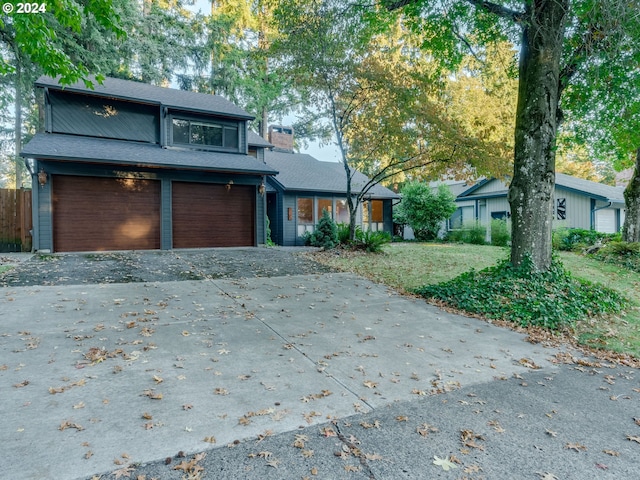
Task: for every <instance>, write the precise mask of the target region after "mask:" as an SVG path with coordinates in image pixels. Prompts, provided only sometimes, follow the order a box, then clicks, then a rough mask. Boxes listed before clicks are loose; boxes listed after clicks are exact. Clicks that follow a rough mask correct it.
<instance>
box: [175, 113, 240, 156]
mask: <svg viewBox="0 0 640 480" xmlns="http://www.w3.org/2000/svg"><path fill="white" fill-rule="evenodd" d="M171 133H172V143H173V144H174V145H194V146H204V147H218V148H222V149H225V150H235V151H238V150H239V144H238V140H239V135H238V124H235V123H225V122H203V121H200V120H191V119H186V118H175V117H174V118H173V119H172V130H171Z"/></svg>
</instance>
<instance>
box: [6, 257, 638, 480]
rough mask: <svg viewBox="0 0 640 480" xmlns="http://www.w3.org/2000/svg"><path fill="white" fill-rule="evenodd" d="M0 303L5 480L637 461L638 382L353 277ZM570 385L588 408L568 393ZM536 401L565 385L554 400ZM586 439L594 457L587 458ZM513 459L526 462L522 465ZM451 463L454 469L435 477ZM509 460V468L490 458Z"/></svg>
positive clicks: (422, 471) (517, 474)
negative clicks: (601, 422)
mask: <svg viewBox="0 0 640 480" xmlns="http://www.w3.org/2000/svg"><path fill="white" fill-rule="evenodd" d="M169 254H170V253H168V255H169ZM192 267H193V265H192ZM205 277H206V276H205ZM0 295H1V297H0V355H1V356H0V400H1V401H0V418H2V425H3V427H2V429H1V430H0V445H2V447H0V448H1V454H2V455H1V458H2V459H3V460H2V461H1V462H0V478H7V479H9V478H11V479H23V478H24V479H49V478H51V479H77V478H91V477H92V476H94V475H95V477H94V478H100V476H102V478H105V479H106V478H145V479H149V478H163V479H164V478H183V477H184V478H200V477H198V476H197V475H200V476H201V478H302V477H305V476H307V477H310V478H311V477H316V478H380V479H382V478H441V477H442V478H463V477H464V475H467V476H466V477H464V478H505V479H506V478H556V477H550V476H549V477H542V475H540V476H536V475H537V474H538V473H541V474H546V473H549V474H550V475H552V474H553V475H557V478H634V477H631V476H625V475H626V474H627V473H629V472H635V474H637V472H638V471H640V464H639V463H638V458H640V455H639V454H640V443H636V442H634V441H633V440H629V439H627V438H626V436H632V437H633V436H634V435H640V426H638V425H636V424H635V423H634V421H633V417H634V413H635V416H636V417H640V409H639V408H638V406H639V404H638V398H639V397H640V395H638V392H637V390H638V389H637V387H638V386H639V385H638V381H637V380H636V379H635V371H633V370H629V369H626V370H624V371H623V370H622V369H615V368H613V367H614V366H610V367H611V368H610V369H606V368H604V367H601V368H597V367H596V366H595V365H594V364H591V363H588V362H584V363H583V364H582V365H575V363H574V364H572V365H571V366H569V367H567V366H561V365H558V364H557V363H554V362H555V361H556V360H557V358H560V359H567V358H569V355H567V354H559V352H558V351H557V350H555V349H548V348H543V347H541V346H539V345H532V344H530V343H528V342H526V341H525V339H524V337H523V336H522V335H520V334H518V333H515V332H512V331H509V330H506V329H501V328H498V327H495V326H492V325H490V324H487V323H485V322H482V321H480V320H477V319H473V318H466V317H462V316H458V315H451V314H448V313H446V312H443V311H441V310H439V309H437V308H435V307H433V306H430V305H428V304H426V303H425V302H423V301H422V300H417V299H412V298H408V297H402V296H399V295H398V294H396V293H395V292H393V291H390V290H389V289H387V288H386V287H384V286H381V285H376V284H373V283H371V282H369V281H367V280H364V279H362V278H360V277H357V276H354V275H351V274H344V273H322V274H305V275H292V276H278V277H260V278H244V279H243V278H228V279H212V278H205V279H204V280H197V281H193V280H187V281H170V282H140V283H126V284H123V283H117V284H84V285H63V286H61V285H55V286H29V287H5V288H3V289H2V290H0ZM558 354H559V355H558ZM554 356H555V357H554ZM550 359H554V362H550V361H549V360H550ZM574 368H579V370H573V369H574ZM574 372H575V373H574ZM575 375H581V376H584V377H585V378H588V380H589V382H591V383H585V382H580V381H577V382H576V380H575V378H574V376H575ZM561 376H562V377H564V376H568V377H567V380H566V381H564V380H563V381H562V382H558V381H555V380H554V379H555V378H559V377H561ZM607 376H609V377H607ZM571 382H574V383H576V384H577V385H583V387H584V388H586V389H587V390H586V392H591V393H592V395H593V398H588V397H585V396H584V395H585V392H584V391H583V390H581V388H572V389H571V390H566V389H565V388H563V386H564V385H569V384H570V383H571ZM594 382H595V383H594ZM523 384H525V385H523ZM541 385H548V386H553V387H554V388H556V387H557V388H556V390H554V391H556V395H557V398H555V397H553V396H552V394H551V393H550V392H551V390H552V389H551V388H544V387H543V386H541ZM601 387H603V388H605V389H607V390H600V391H597V390H596V389H599V388H601ZM634 387H635V388H636V390H634ZM614 388H615V389H619V390H620V391H619V393H615V395H614V394H612V393H611V391H612V389H614ZM479 392H482V394H481V393H479ZM576 395H578V397H577V398H576ZM616 395H618V398H616V399H615V400H616V401H613V400H611V399H610V398H609V397H610V396H616ZM492 396H493V397H494V402H495V403H496V405H493V406H492V407H488V406H487V402H489V399H490V398H491V397H492ZM596 397H597V399H599V400H597V401H598V402H600V403H594V402H596ZM504 402H506V403H504ZM549 402H551V404H549ZM490 403H491V402H490ZM497 403H501V405H497ZM580 403H582V404H583V405H582V406H581V405H580ZM514 404H515V405H514ZM583 407H584V408H585V409H586V408H587V407H588V409H587V410H588V411H589V412H591V413H590V414H591V415H593V412H592V409H593V408H596V415H597V414H598V412H600V414H602V415H605V412H604V411H602V410H603V409H604V408H605V407H607V408H608V407H611V408H615V409H622V410H621V411H620V412H616V413H615V415H612V416H611V417H612V418H609V415H608V414H607V415H606V418H607V422H606V425H608V426H609V427H608V428H609V430H611V431H610V432H608V431H604V430H603V429H602V428H601V427H598V430H597V431H592V430H593V429H594V425H596V424H598V425H599V423H598V422H597V421H596V420H595V419H587V418H584V416H583V415H581V413H580V412H586V411H587V410H585V409H583ZM569 408H571V409H572V410H571V411H569V410H568V409H569ZM507 409H509V413H508V416H505V415H503V412H505V411H506V410H507ZM538 409H542V411H540V412H538V415H539V416H540V417H539V418H537V417H536V416H535V415H534V414H533V412H534V411H538ZM511 410H513V411H511ZM354 415H355V416H354ZM517 415H522V417H520V418H519V419H518V418H517ZM543 415H544V417H543ZM547 415H548V416H547ZM560 416H562V423H561V422H557V424H556V425H555V426H554V425H553V423H552V422H551V419H554V418H556V417H560ZM403 417H406V418H403ZM614 418H615V419H614ZM381 419H384V420H383V421H382V420H381ZM463 419H464V420H463ZM327 422H329V423H327ZM363 422H364V423H363ZM376 422H377V423H376ZM472 422H473V424H474V426H473V428H471V427H470V428H469V431H471V433H470V434H467V436H468V438H467V439H466V440H464V439H463V437H464V434H461V432H463V431H465V430H466V428H465V425H471V424H472ZM491 422H493V423H491ZM616 422H619V425H617V424H616ZM506 424H509V431H508V433H507V431H505V429H503V428H502V427H501V425H506ZM512 424H513V425H512ZM498 427H500V428H498ZM356 429H357V431H356ZM500 429H502V430H503V432H500ZM547 429H548V430H550V431H551V432H552V433H547V432H546V431H545V430H547ZM553 429H555V430H553ZM496 432H497V433H496ZM589 432H590V433H589ZM587 434H588V438H592V439H596V438H597V439H599V440H598V442H600V443H603V446H602V447H600V446H597V447H596V446H595V445H594V444H589V445H587V443H588V442H587V441H586V440H585V438H587ZM296 435H298V436H300V435H302V437H298V436H296ZM461 435H462V437H461ZM509 435H515V439H516V440H515V441H514V439H513V438H511V437H509ZM527 435H528V436H527ZM492 437H495V441H494V440H493V438H492ZM558 437H559V438H558ZM365 438H367V439H369V440H370V442H371V444H370V447H371V450H370V452H369V457H367V455H365V454H364V453H363V452H364V451H365V447H364V445H363V442H365V441H364V440H363V439H365ZM461 438H462V439H461ZM489 438H490V439H489ZM534 438H536V439H543V440H544V442H547V443H545V444H544V445H543V444H542V443H540V442H542V440H540V441H538V440H534ZM433 439H436V441H435V443H434V442H433ZM501 439H505V440H507V439H508V440H507V441H506V443H505V442H503V443H504V445H502V444H501V443H500V442H501V441H502V440H501ZM638 440H639V441H640V438H639V439H638ZM429 441H431V443H429ZM296 442H297V445H296ZM461 442H462V443H461ZM465 442H466V444H465ZM518 442H520V443H518ZM522 442H524V444H525V445H526V448H525V445H523V444H522ZM536 442H538V443H536ZM549 442H552V443H551V444H549ZM492 444H493V445H502V446H500V447H499V448H498V449H493V448H491V445H492ZM572 444H573V447H571V445H572ZM465 445H466V446H465ZM469 445H471V446H469ZM505 445H510V446H511V447H515V446H518V445H519V446H520V447H521V450H520V451H521V452H522V458H520V459H519V460H518V459H517V458H515V454H514V452H513V451H510V450H509V449H508V448H506V447H505ZM550 445H553V447H551V446H550ZM566 445H570V446H569V447H567V446H566ZM598 445H599V444H598ZM312 446H313V448H312ZM374 446H375V448H376V449H377V450H376V451H377V452H381V453H376V451H374ZM582 447H584V449H582ZM538 448H539V450H536V449H538ZM354 449H355V450H354ZM607 449H608V450H610V451H611V452H616V453H617V455H613V454H606V453H602V452H603V450H607ZM512 450H513V448H512ZM465 451H466V453H465ZM200 452H205V453H206V457H205V456H204V455H202V454H200V455H199V456H195V455H196V454H198V453H200ZM309 452H311V453H309ZM358 452H359V454H357V453H358ZM461 452H462V453H461ZM448 455H454V456H455V458H454V466H453V467H452V468H451V469H445V467H447V464H446V463H445V464H444V465H439V464H434V463H433V461H434V457H435V456H438V458H446V457H448ZM501 455H502V456H503V464H502V466H501V465H500V464H499V461H498V460H495V459H494V457H493V456H496V457H497V458H500V456H501ZM547 457H548V458H547ZM531 458H538V459H539V462H540V464H537V463H536V462H537V461H538V460H536V461H534V462H533V465H532V464H531ZM456 459H457V460H458V462H459V463H457V464H456V463H455V460H456ZM557 459H562V461H560V462H556V460H557ZM207 461H208V462H210V463H207ZM436 461H437V460H436ZM605 461H606V464H605ZM567 462H569V463H567ZM571 462H572V463H571ZM576 462H578V463H580V462H582V463H580V465H582V466H580V467H578V468H577V467H576ZM598 463H599V464H601V465H604V466H605V467H606V469H604V468H597V467H596V466H595V465H596V464H598ZM349 465H351V466H352V468H351V469H349V468H347V466H349ZM517 465H521V470H522V471H520V470H514V469H516V468H517ZM562 465H564V467H562ZM614 466H615V468H614ZM176 467H177V469H176ZM456 467H457V468H456ZM552 467H553V468H555V470H553V469H552ZM465 468H466V469H469V472H467V473H466V474H465V473H463V472H465V470H464V469H465ZM576 468H577V470H576ZM581 468H582V470H581ZM474 469H475V470H474ZM314 472H315V473H314ZM483 472H484V473H483ZM487 472H493V473H492V474H488V473H487ZM576 472H578V473H576ZM560 473H564V476H561V475H559V474H560ZM574 473H576V475H584V473H588V474H591V475H590V476H571V475H573V474H574ZM188 475H191V477H188Z"/></svg>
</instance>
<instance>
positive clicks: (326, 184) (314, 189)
mask: <svg viewBox="0 0 640 480" xmlns="http://www.w3.org/2000/svg"><path fill="white" fill-rule="evenodd" d="M287 135H291V136H290V137H289V138H287ZM292 135H293V132H292V131H291V130H289V131H288V132H287V130H286V129H282V128H280V131H278V132H277V137H275V136H273V135H271V136H270V142H271V143H272V144H274V145H276V147H275V148H274V149H272V150H265V151H264V155H265V162H266V163H267V165H269V166H270V167H272V168H273V169H274V170H277V171H278V174H277V175H275V176H272V177H269V178H268V179H267V215H268V217H269V220H270V229H271V239H272V240H273V242H274V243H276V244H278V245H287V246H291V245H304V237H303V236H304V235H305V233H312V232H313V231H314V229H315V227H316V225H317V224H318V222H319V220H320V218H321V217H322V211H323V210H327V211H328V212H329V214H330V215H331V217H332V218H333V220H334V221H335V222H336V223H349V209H348V206H347V196H346V185H347V179H346V173H345V170H344V166H343V165H342V164H341V163H336V162H322V161H319V160H316V159H315V158H313V157H311V156H310V155H306V154H300V153H293V137H292ZM367 182H369V179H368V178H367V177H366V176H365V175H363V174H361V173H360V172H357V171H354V173H353V177H352V192H353V193H359V192H360V191H361V190H362V189H363V188H365V186H366V185H367ZM398 199H399V196H398V195H397V194H395V193H393V192H392V191H390V190H388V189H387V188H385V187H382V186H380V185H375V186H374V187H373V188H371V189H370V190H369V191H368V192H367V194H366V195H365V200H364V201H363V202H362V203H361V204H360V205H359V206H358V210H357V212H356V224H357V225H359V226H360V227H361V228H362V229H363V230H365V231H369V230H370V231H384V232H389V233H390V234H391V233H393V213H392V209H393V203H394V202H397V201H398Z"/></svg>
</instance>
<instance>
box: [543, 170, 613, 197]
mask: <svg viewBox="0 0 640 480" xmlns="http://www.w3.org/2000/svg"><path fill="white" fill-rule="evenodd" d="M556 187H561V188H565V189H567V190H572V191H575V192H579V193H583V194H585V195H587V196H589V197H593V198H596V199H598V200H603V201H605V202H613V203H624V187H612V186H610V185H605V184H604V183H598V182H592V181H590V180H584V179H582V178H577V177H572V176H571V175H565V174H564V173H556Z"/></svg>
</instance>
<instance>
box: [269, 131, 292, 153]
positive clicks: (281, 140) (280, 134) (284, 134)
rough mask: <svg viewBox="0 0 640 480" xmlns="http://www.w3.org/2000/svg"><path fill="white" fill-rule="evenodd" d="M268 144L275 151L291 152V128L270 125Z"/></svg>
mask: <svg viewBox="0 0 640 480" xmlns="http://www.w3.org/2000/svg"><path fill="white" fill-rule="evenodd" d="M269 143H270V144H271V145H273V146H274V147H275V149H276V150H284V151H287V152H293V127H283V126H282V125H270V126H269Z"/></svg>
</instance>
